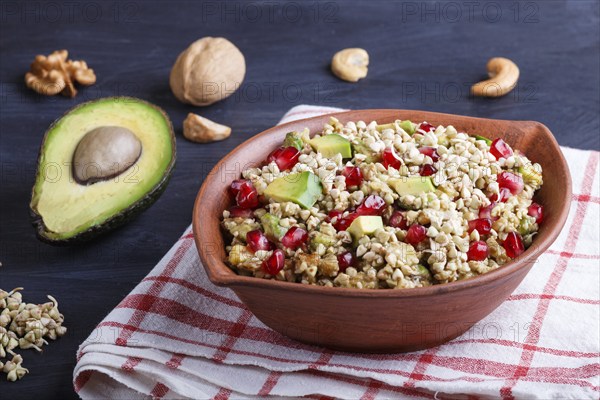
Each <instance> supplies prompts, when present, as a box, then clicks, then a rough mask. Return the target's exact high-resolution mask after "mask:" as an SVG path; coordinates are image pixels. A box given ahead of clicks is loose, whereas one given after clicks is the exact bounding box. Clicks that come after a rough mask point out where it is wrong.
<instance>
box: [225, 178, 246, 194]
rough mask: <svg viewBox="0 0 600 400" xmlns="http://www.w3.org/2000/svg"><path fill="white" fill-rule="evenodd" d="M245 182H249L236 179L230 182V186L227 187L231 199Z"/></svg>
mask: <svg viewBox="0 0 600 400" xmlns="http://www.w3.org/2000/svg"><path fill="white" fill-rule="evenodd" d="M247 182H250V181H249V180H246V179H236V180H235V181H233V182H231V185H230V186H229V193H231V195H232V196H233V197H235V196H237V194H238V192H239V191H240V188H241V187H242V185H244V184H245V183H247Z"/></svg>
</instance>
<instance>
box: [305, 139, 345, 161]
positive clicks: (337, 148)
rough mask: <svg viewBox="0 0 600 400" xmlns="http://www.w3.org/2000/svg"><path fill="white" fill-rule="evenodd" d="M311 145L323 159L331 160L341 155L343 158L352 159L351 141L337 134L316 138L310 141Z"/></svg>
mask: <svg viewBox="0 0 600 400" xmlns="http://www.w3.org/2000/svg"><path fill="white" fill-rule="evenodd" d="M310 145H311V146H312V147H313V148H314V149H315V150H316V151H317V152H319V153H321V154H322V155H323V157H328V158H329V157H333V156H335V155H336V154H338V153H339V154H341V155H342V158H352V147H351V146H350V141H349V140H348V139H346V138H343V137H342V136H340V135H336V134H335V133H333V134H331V135H325V136H321V137H318V138H314V139H312V140H311V141H310Z"/></svg>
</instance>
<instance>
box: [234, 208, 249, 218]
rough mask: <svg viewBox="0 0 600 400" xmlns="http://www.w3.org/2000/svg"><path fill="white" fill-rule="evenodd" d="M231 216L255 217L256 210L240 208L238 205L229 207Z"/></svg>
mask: <svg viewBox="0 0 600 400" xmlns="http://www.w3.org/2000/svg"><path fill="white" fill-rule="evenodd" d="M229 216H230V217H231V218H253V217H254V211H252V210H250V209H247V208H240V207H238V206H233V207H230V208H229Z"/></svg>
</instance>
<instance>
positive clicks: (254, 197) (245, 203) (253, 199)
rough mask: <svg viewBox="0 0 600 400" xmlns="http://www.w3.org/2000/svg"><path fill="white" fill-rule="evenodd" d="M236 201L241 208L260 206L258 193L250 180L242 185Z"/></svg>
mask: <svg viewBox="0 0 600 400" xmlns="http://www.w3.org/2000/svg"><path fill="white" fill-rule="evenodd" d="M235 201H236V203H237V205H238V206H239V207H241V208H256V207H258V193H257V192H256V189H255V188H254V186H253V185H252V183H250V181H246V182H244V183H243V184H242V185H241V186H240V188H239V191H238V192H237V194H236V196H235Z"/></svg>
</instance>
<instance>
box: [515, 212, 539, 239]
mask: <svg viewBox="0 0 600 400" xmlns="http://www.w3.org/2000/svg"><path fill="white" fill-rule="evenodd" d="M534 224H535V218H532V217H529V216H527V217H524V218H523V219H521V222H519V227H518V228H517V230H518V231H519V233H520V234H521V235H523V236H525V235H527V234H529V233H531V232H533V231H534V226H535V225H534Z"/></svg>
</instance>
